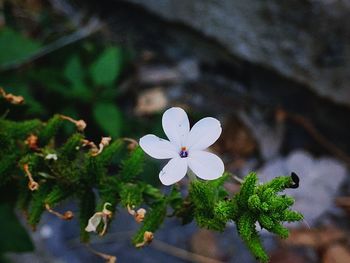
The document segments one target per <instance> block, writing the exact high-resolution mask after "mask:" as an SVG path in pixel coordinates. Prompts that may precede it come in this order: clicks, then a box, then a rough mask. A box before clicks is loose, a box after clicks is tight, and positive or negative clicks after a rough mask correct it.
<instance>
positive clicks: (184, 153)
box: [179, 147, 188, 158]
mask: <svg viewBox="0 0 350 263" xmlns="http://www.w3.org/2000/svg"><path fill="white" fill-rule="evenodd" d="M179 155H180V157H181V158H186V157H187V156H188V151H187V149H186V147H181V151H180V153H179Z"/></svg>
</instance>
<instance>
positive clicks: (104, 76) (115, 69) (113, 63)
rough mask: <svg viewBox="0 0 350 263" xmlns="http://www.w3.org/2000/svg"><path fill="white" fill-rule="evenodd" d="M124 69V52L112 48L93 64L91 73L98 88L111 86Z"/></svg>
mask: <svg viewBox="0 0 350 263" xmlns="http://www.w3.org/2000/svg"><path fill="white" fill-rule="evenodd" d="M121 68H122V50H121V48H117V47H110V48H107V49H105V50H104V52H103V53H102V54H101V55H100V56H99V57H98V59H97V60H96V61H95V62H94V63H93V64H92V66H91V69H90V73H91V76H92V80H93V81H94V83H95V84H96V85H98V86H109V85H112V84H113V82H114V81H115V80H116V79H117V77H118V76H119V74H120V72H121Z"/></svg>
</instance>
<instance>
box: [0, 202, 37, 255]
mask: <svg viewBox="0 0 350 263" xmlns="http://www.w3.org/2000/svg"><path fill="white" fill-rule="evenodd" d="M0 214H1V217H0V224H1V238H0V254H2V253H4V252H25V251H32V250H33V249H34V246H33V243H32V241H31V240H30V238H29V236H28V234H27V232H26V230H25V229H24V227H23V226H22V225H21V224H20V223H19V222H18V220H17V218H16V215H15V213H14V212H13V208H12V207H11V206H10V205H8V204H0Z"/></svg>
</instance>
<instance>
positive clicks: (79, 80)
mask: <svg viewBox="0 0 350 263" xmlns="http://www.w3.org/2000/svg"><path fill="white" fill-rule="evenodd" d="M63 75H64V77H65V78H66V79H67V80H68V81H69V82H70V83H71V92H72V93H70V95H71V96H73V97H75V98H80V99H81V100H85V101H89V99H90V98H91V91H90V90H89V89H88V88H87V86H86V85H85V83H84V69H83V67H82V65H81V62H80V59H79V57H78V56H77V55H73V56H72V57H71V58H70V59H69V60H68V62H67V65H66V67H65V69H64V73H63Z"/></svg>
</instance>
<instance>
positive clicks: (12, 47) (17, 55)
mask: <svg viewBox="0 0 350 263" xmlns="http://www.w3.org/2000/svg"><path fill="white" fill-rule="evenodd" d="M40 46H41V45H40V43H38V42H37V41H34V40H32V39H29V38H26V37H24V36H23V35H22V34H21V33H19V32H16V31H14V30H12V29H10V28H7V27H5V28H3V29H1V30H0V50H1V52H0V65H1V66H4V65H6V64H9V63H11V62H14V61H17V60H21V59H24V58H25V57H27V56H29V55H30V54H32V53H34V52H36V51H38V50H39V48H40Z"/></svg>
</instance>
